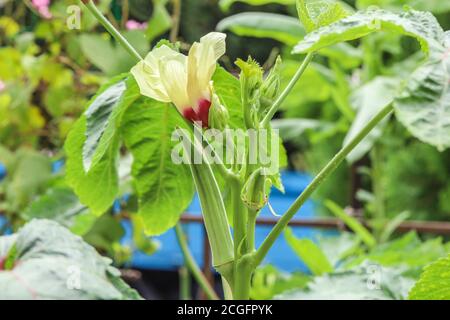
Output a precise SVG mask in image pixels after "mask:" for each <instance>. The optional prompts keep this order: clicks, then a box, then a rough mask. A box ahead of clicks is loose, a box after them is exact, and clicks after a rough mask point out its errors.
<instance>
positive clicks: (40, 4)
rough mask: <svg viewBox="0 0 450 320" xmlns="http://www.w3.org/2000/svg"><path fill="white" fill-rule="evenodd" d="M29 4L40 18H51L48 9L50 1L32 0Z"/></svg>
mask: <svg viewBox="0 0 450 320" xmlns="http://www.w3.org/2000/svg"><path fill="white" fill-rule="evenodd" d="M31 2H32V3H33V6H34V7H35V8H36V9H37V11H39V13H40V14H41V16H42V17H44V18H45V19H50V18H51V17H52V14H51V13H50V10H49V8H48V7H49V6H50V0H32V1H31Z"/></svg>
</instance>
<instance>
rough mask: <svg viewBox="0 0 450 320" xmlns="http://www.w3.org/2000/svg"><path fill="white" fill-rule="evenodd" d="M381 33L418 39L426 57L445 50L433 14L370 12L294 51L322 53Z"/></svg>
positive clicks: (309, 38) (333, 27) (313, 34)
mask: <svg viewBox="0 0 450 320" xmlns="http://www.w3.org/2000/svg"><path fill="white" fill-rule="evenodd" d="M377 31H387V32H396V33H400V34H403V35H407V36H411V37H413V38H416V39H417V40H418V41H419V43H420V45H421V48H422V50H423V51H424V52H425V53H429V52H430V51H432V48H439V47H441V46H442V43H443V41H444V31H443V30H442V28H441V26H440V25H439V23H438V21H437V20H436V18H435V17H434V16H433V15H432V14H431V13H429V12H421V11H415V10H409V11H403V12H400V13H395V12H389V11H385V10H366V11H360V12H357V13H355V14H354V15H351V16H348V17H346V18H343V19H342V20H339V21H338V22H335V23H333V24H330V25H327V26H325V27H322V28H320V29H317V30H315V31H313V32H311V33H309V34H307V35H306V36H305V38H304V39H303V40H302V41H300V42H299V43H298V44H297V45H296V46H295V47H294V50H293V53H306V52H314V51H318V50H320V49H322V48H325V47H328V46H331V45H333V44H336V43H339V42H344V41H350V40H355V39H359V38H361V37H364V36H366V35H368V34H370V33H373V32H377Z"/></svg>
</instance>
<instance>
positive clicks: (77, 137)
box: [64, 78, 134, 215]
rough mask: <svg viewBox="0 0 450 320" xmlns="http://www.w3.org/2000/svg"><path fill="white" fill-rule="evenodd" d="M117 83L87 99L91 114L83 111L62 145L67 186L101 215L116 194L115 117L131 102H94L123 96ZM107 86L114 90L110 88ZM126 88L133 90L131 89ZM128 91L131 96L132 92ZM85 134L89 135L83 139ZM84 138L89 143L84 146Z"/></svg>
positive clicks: (118, 142) (117, 118) (117, 120)
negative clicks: (91, 109)
mask: <svg viewBox="0 0 450 320" xmlns="http://www.w3.org/2000/svg"><path fill="white" fill-rule="evenodd" d="M119 79H121V78H119ZM119 81H122V80H119ZM117 82H118V80H117V78H115V79H113V80H111V81H110V82H109V83H107V84H105V85H104V86H103V87H102V88H101V89H100V90H99V93H98V94H97V95H96V96H95V97H93V98H92V99H91V102H90V106H92V105H94V106H95V108H94V109H93V112H87V113H85V114H83V115H82V116H81V117H80V119H78V121H77V122H76V123H75V124H74V126H73V128H72V130H71V131H70V133H69V135H68V137H67V140H66V143H65V146H64V148H65V151H66V155H67V163H66V180H67V183H68V184H69V186H71V187H72V188H73V190H74V191H75V193H76V194H77V196H78V197H79V198H80V201H81V203H83V204H85V205H86V206H88V207H89V208H90V209H91V211H92V212H93V213H94V214H96V215H101V214H102V213H104V212H105V211H106V210H107V209H108V208H109V207H110V206H111V204H112V203H113V201H114V199H115V197H116V195H117V192H118V173H117V163H118V156H119V146H120V137H119V135H118V132H117V130H116V129H117V126H118V125H119V124H120V121H119V120H120V119H121V117H119V116H118V115H121V114H122V113H123V111H124V110H125V109H126V108H127V107H128V106H129V104H130V103H131V101H129V100H132V99H124V100H123V101H127V103H120V102H117V103H113V104H108V103H101V104H97V103H96V101H98V99H101V100H102V101H103V102H105V101H109V98H110V97H113V98H111V99H112V100H115V99H118V98H117V91H118V90H119V91H122V92H124V94H125V93H126V94H128V93H129V92H127V91H128V90H125V91H123V89H124V88H123V87H122V86H121V85H120V86H119V85H117ZM130 82H131V80H128V81H127V86H128V85H130ZM131 83H133V82H131ZM111 86H112V87H113V88H114V89H110V87H111ZM130 86H131V87H132V88H134V86H132V85H130ZM130 92H131V94H132V95H133V96H134V93H133V90H130ZM109 94H111V96H109ZM118 101H122V100H121V99H119V100H118ZM103 109H105V110H103ZM88 110H89V109H88ZM94 120H95V121H99V124H100V125H97V124H96V122H94ZM88 124H89V126H88ZM88 132H89V136H87V133H88ZM91 136H92V138H91ZM88 139H89V144H86V140H88ZM86 150H87V151H88V152H86V154H87V155H88V157H87V159H88V160H89V159H90V157H91V156H90V155H92V163H91V164H90V169H89V171H88V172H86V170H85V166H84V164H85V161H84V158H85V157H84V152H83V151H86ZM91 150H95V151H91ZM89 162H91V161H88V164H89Z"/></svg>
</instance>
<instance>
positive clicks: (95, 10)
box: [83, 0, 142, 61]
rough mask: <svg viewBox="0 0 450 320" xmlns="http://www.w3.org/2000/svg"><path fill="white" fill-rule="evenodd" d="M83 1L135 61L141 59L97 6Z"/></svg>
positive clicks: (91, 2) (90, 1) (87, 0)
mask: <svg viewBox="0 0 450 320" xmlns="http://www.w3.org/2000/svg"><path fill="white" fill-rule="evenodd" d="M83 3H84V4H85V5H86V7H87V8H88V9H89V11H90V12H91V13H92V15H93V16H94V17H95V18H96V19H97V20H98V22H100V23H101V24H102V25H103V27H105V29H106V30H107V31H108V32H109V33H110V34H111V35H112V36H113V37H114V39H116V41H117V42H118V43H119V44H120V45H121V46H122V47H123V48H124V49H125V50H126V51H128V53H129V54H130V55H131V56H132V57H134V58H136V60H137V61H140V60H142V57H141V55H140V54H139V53H138V52H137V51H136V49H135V48H133V46H132V45H131V44H130V43H129V42H128V40H127V39H125V37H124V36H123V35H122V34H121V33H120V32H119V31H118V30H117V29H116V28H115V27H114V26H113V25H112V24H111V22H109V20H108V19H106V17H105V16H104V15H103V14H102V13H101V12H100V10H98V8H97V6H96V5H95V3H94V2H93V1H92V0H83Z"/></svg>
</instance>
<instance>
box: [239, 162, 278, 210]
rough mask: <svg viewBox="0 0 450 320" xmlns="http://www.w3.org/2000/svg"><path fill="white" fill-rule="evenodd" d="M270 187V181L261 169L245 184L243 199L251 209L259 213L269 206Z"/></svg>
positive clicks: (242, 193)
mask: <svg viewBox="0 0 450 320" xmlns="http://www.w3.org/2000/svg"><path fill="white" fill-rule="evenodd" d="M270 186H271V182H270V179H268V178H267V176H266V175H264V174H263V173H262V170H261V168H260V169H258V170H256V171H254V172H253V173H252V174H251V175H250V177H249V178H248V180H247V182H246V183H245V184H244V187H243V188H242V191H241V199H242V201H243V202H244V204H245V205H246V206H247V207H248V208H249V209H252V210H255V211H259V210H261V209H262V208H263V207H264V206H265V205H266V204H267V201H268V190H269V188H270Z"/></svg>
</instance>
